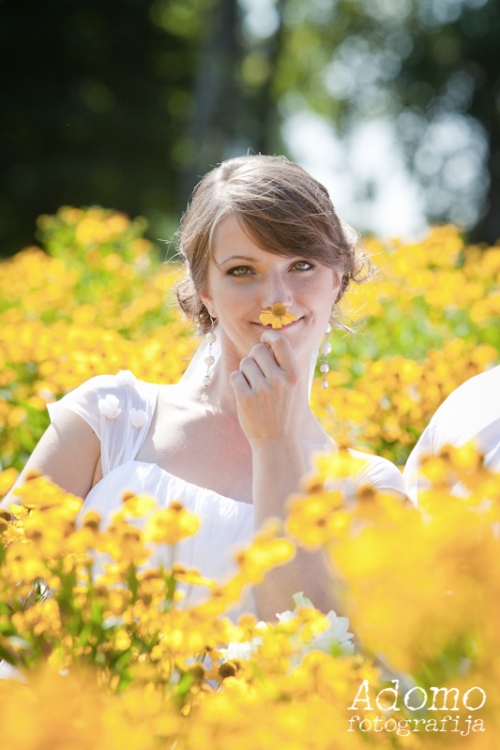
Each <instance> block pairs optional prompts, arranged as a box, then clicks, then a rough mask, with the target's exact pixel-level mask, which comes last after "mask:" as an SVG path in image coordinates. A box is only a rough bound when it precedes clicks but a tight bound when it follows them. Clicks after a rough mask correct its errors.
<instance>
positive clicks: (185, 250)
mask: <svg viewBox="0 0 500 750" xmlns="http://www.w3.org/2000/svg"><path fill="white" fill-rule="evenodd" d="M229 214H235V215H236V216H237V218H238V219H239V221H240V222H241V223H242V225H243V227H244V229H245V230H246V231H248V233H249V235H250V236H251V237H252V239H253V240H254V241H255V242H256V244H257V245H258V246H259V247H261V248H262V249H264V250H267V251H268V252H271V253H276V254H277V255H285V256H286V255H290V256H297V255H301V256H303V257H307V258H311V259H315V260H317V261H318V262H320V263H322V264H323V265H325V266H328V267H330V268H333V269H334V270H336V271H342V283H341V287H340V291H339V294H338V297H337V300H336V303H338V302H339V301H340V300H341V298H342V297H343V296H344V294H345V291H346V290H347V288H348V286H349V284H350V283H351V281H352V282H355V283H362V282H363V281H365V280H366V279H367V278H368V276H369V275H370V262H369V261H368V259H367V257H366V254H365V253H364V251H363V250H360V249H359V239H360V238H359V235H358V234H357V232H355V231H354V229H352V228H351V227H350V226H349V225H347V224H345V223H343V222H341V221H340V219H339V218H338V216H337V214H336V213H335V209H334V207H333V204H332V202H331V200H330V197H329V195H328V191H327V190H326V188H325V187H323V185H321V183H319V182H318V181H317V180H315V179H314V177H311V175H310V174H308V173H307V172H306V171H305V170H304V169H302V167H299V166H298V165H297V164H294V163H293V162H290V161H288V159H286V158H285V157H283V156H263V155H261V154H259V155H258V156H257V155H256V156H239V157H237V158H235V159H228V160H227V161H224V162H222V164H220V166H218V167H216V168H215V169H213V170H212V171H211V172H208V174H206V175H205V177H204V178H203V179H202V180H201V182H199V183H198V185H197V186H196V187H195V189H194V191H193V194H192V196H191V200H190V203H189V205H188V208H187V211H186V213H185V214H184V216H183V217H182V221H181V226H180V230H179V235H180V242H179V253H180V255H181V256H182V257H183V258H184V260H185V262H186V264H187V269H188V276H187V277H186V278H185V279H183V280H182V281H181V282H179V283H178V284H177V287H176V293H177V299H178V301H179V304H180V306H181V309H182V310H183V311H184V313H185V314H186V315H187V316H188V317H189V318H190V319H191V320H195V321H197V323H198V325H199V328H200V331H201V332H202V333H206V332H207V331H209V330H210V327H211V318H210V315H209V313H208V310H207V309H206V307H205V305H204V304H203V302H202V301H201V299H200V296H199V293H198V292H199V290H200V289H203V287H204V285H205V284H206V280H207V275H208V264H209V260H210V255H211V253H212V248H213V239H214V234H215V230H216V228H217V226H218V225H219V223H220V222H221V221H222V219H224V218H225V217H226V216H229ZM335 313H336V311H334V316H333V320H332V322H333V323H334V324H336V325H337V326H338V327H342V328H347V326H345V325H344V324H342V323H341V322H340V321H339V319H338V316H337V315H336V314H335Z"/></svg>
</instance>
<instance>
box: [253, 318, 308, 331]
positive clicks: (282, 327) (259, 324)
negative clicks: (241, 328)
mask: <svg viewBox="0 0 500 750" xmlns="http://www.w3.org/2000/svg"><path fill="white" fill-rule="evenodd" d="M303 319H304V318H298V319H297V320H293V321H292V322H291V323H287V324H286V325H283V326H281V328H275V329H274V330H276V331H283V330H284V329H285V328H286V329H287V330H288V329H289V328H293V327H294V326H296V325H297V323H300V322H301V321H302V320H303ZM252 325H254V326H258V327H259V328H264V330H266V329H267V328H269V329H270V330H272V329H273V327H272V325H271V323H268V324H267V325H263V323H260V322H259V323H254V322H252Z"/></svg>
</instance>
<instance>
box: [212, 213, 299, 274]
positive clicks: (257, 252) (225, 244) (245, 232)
mask: <svg viewBox="0 0 500 750" xmlns="http://www.w3.org/2000/svg"><path fill="white" fill-rule="evenodd" d="M211 255H212V258H213V259H214V260H215V261H216V263H222V262H224V261H225V260H227V259H228V258H230V257H232V256H238V259H240V260H248V261H250V260H256V259H261V260H264V259H266V258H267V259H268V260H269V257H268V256H272V257H273V258H286V257H289V256H291V255H295V253H294V252H293V251H291V252H290V253H286V252H285V251H283V253H277V252H276V251H275V250H274V249H273V250H269V249H267V248H265V247H262V245H261V244H258V241H257V238H255V237H253V236H252V233H251V230H250V228H249V227H247V226H245V223H244V221H242V220H241V219H240V218H238V216H236V214H229V215H228V216H225V217H224V218H223V219H222V220H221V221H220V222H219V224H218V225H217V227H216V229H215V232H214V235H213V241H212V253H211Z"/></svg>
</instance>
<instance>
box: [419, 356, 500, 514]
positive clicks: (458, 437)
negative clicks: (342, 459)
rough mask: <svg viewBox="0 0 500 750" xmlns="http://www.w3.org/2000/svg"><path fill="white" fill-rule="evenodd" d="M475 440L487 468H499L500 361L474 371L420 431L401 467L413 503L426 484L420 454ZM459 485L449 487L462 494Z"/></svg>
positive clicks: (423, 454) (435, 451)
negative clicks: (480, 370)
mask: <svg viewBox="0 0 500 750" xmlns="http://www.w3.org/2000/svg"><path fill="white" fill-rule="evenodd" d="M469 440H474V441H475V444H476V446H477V449H478V450H480V451H481V452H482V453H483V455H484V464H485V466H486V467H488V468H489V469H490V471H495V472H500V365H499V366H498V367H493V368H492V369H491V370H487V371H486V372H483V373H481V374H480V375H475V376H474V377H473V378H470V379H469V380H466V381H465V383H462V385H461V386H459V387H458V388H456V389H455V390H454V391H453V392H452V393H450V395H449V396H448V398H447V399H446V400H445V401H443V403H442V404H441V406H440V407H439V409H438V410H437V411H436V413H435V414H434V416H433V417H432V419H431V421H430V422H429V424H428V425H427V427H426V428H425V430H424V431H423V433H422V435H421V436H420V439H419V441H418V443H417V444H416V446H415V448H414V449H413V451H412V452H411V454H410V456H409V458H408V461H407V462H406V466H405V469H404V479H405V483H406V491H407V493H408V495H409V497H410V498H411V499H412V500H413V502H414V503H415V504H416V503H417V502H418V491H419V489H424V488H426V487H428V486H429V482H428V480H426V479H425V478H424V477H422V476H420V473H419V470H420V464H421V461H422V456H425V455H432V456H436V455H437V454H438V453H439V451H440V450H441V448H442V447H443V446H444V445H454V446H455V447H459V446H461V445H464V444H465V443H467V442H469ZM462 487H463V486H462V485H460V483H458V484H457V485H456V486H455V487H453V488H452V490H451V493H452V494H454V495H458V496H460V495H463V489H462Z"/></svg>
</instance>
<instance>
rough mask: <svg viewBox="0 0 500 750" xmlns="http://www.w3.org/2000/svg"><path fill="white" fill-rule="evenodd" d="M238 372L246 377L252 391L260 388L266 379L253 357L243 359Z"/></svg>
mask: <svg viewBox="0 0 500 750" xmlns="http://www.w3.org/2000/svg"><path fill="white" fill-rule="evenodd" d="M240 372H242V373H243V375H244V376H245V377H246V379H247V381H248V383H249V384H250V386H251V388H252V389H255V388H259V387H262V386H263V385H264V384H265V382H266V377H265V375H264V373H263V372H262V370H261V369H260V367H259V365H258V364H257V362H256V361H255V359H254V358H253V357H243V359H242V360H241V362H240Z"/></svg>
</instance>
